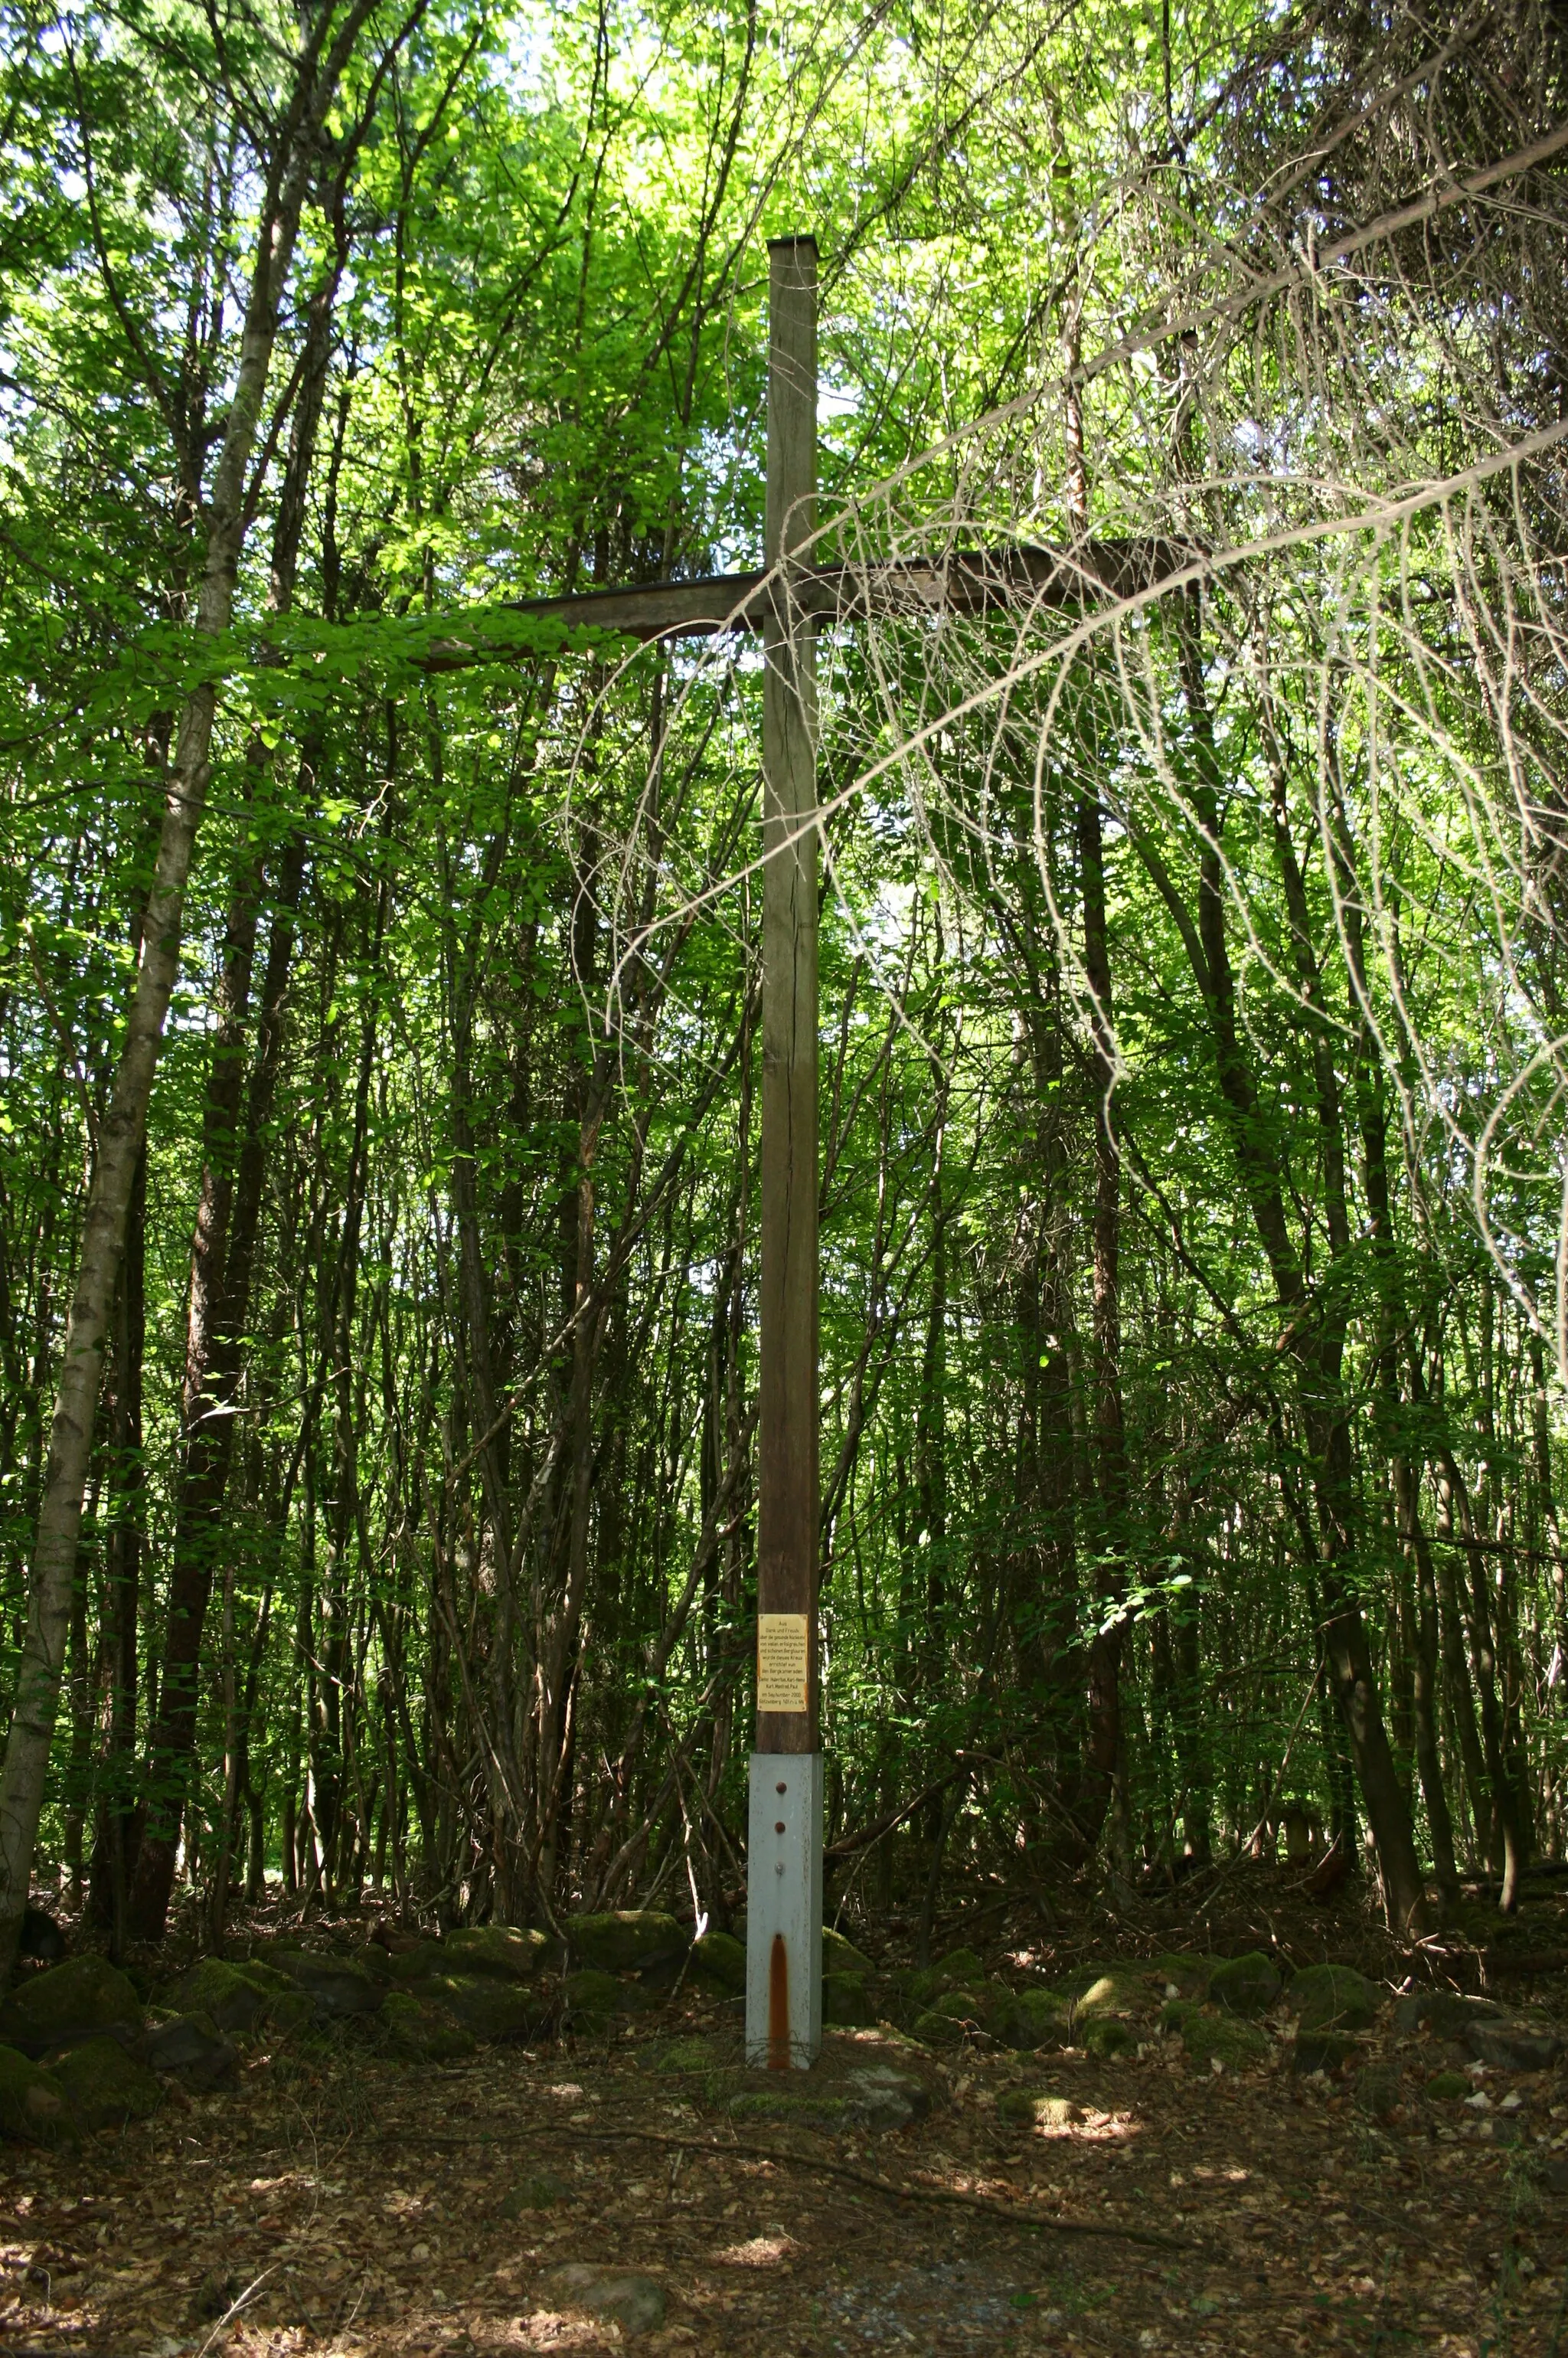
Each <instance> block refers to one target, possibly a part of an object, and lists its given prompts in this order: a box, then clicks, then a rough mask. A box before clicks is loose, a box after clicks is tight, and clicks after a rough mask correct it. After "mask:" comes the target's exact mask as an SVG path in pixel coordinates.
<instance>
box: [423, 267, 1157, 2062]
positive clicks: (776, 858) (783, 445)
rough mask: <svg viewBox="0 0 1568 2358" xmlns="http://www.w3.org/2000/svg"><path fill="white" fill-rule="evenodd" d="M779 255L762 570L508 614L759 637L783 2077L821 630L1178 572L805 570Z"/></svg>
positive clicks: (809, 464)
mask: <svg viewBox="0 0 1568 2358" xmlns="http://www.w3.org/2000/svg"><path fill="white" fill-rule="evenodd" d="M768 262H769V302H770V310H769V332H768V469H767V497H766V503H765V508H764V518H763V539H764V549H763V554H764V556H765V557H766V559H767V565H766V568H765V569H764V570H763V571H762V572H761V573H721V574H715V575H713V576H711V577H709V578H708V579H705V580H699V581H672V582H657V583H653V584H650V585H648V586H646V587H644V588H642V589H633V590H592V591H589V593H588V594H586V595H584V596H581V597H571V598H537V599H532V600H527V601H526V602H520V603H518V604H517V605H516V606H515V607H514V608H513V609H512V611H515V612H518V613H520V614H524V615H526V616H528V617H530V618H532V619H536V620H539V621H542V622H567V623H570V624H574V625H576V624H580V623H590V624H593V625H595V626H597V627H599V628H601V629H604V630H610V631H616V632H620V633H623V634H625V635H628V636H631V637H634V638H640V639H654V638H688V637H703V636H710V635H713V634H715V633H722V632H733V631H748V632H759V631H760V632H761V633H762V647H763V664H764V668H763V682H762V1302H761V1336H760V1390H761V1401H760V1403H759V1417H758V1434H759V1443H758V1454H759V1464H758V1496H757V1720H756V1749H755V1751H754V1752H753V1753H752V1771H751V1823H750V1849H749V1855H748V1860H747V1939H746V2054H747V2060H748V2061H751V2062H753V2063H766V2064H769V2065H771V2066H773V2068H775V2069H786V2068H789V2067H791V2066H795V2067H803V2066H806V2065H809V2064H810V2063H812V2062H813V2061H815V2060H816V2054H817V2051H818V2050H819V2048H820V2046H821V2043H822V1802H823V1795H822V1752H821V1746H820V1714H819V1707H818V1684H817V1653H816V1646H817V1599H816V1582H817V1541H818V1520H819V1512H820V1501H819V1494H818V1480H817V1436H818V1427H819V1422H820V1404H819V1400H818V1393H817V1274H818V1272H817V1240H816V1202H817V1154H816V1120H817V1076H816V1056H817V984H816V933H817V918H816V894H817V833H818V829H817V823H816V822H817V801H816V627H815V626H816V621H817V620H818V619H819V618H822V617H825V616H831V617H833V618H834V619H836V620H847V619H851V618H853V617H855V616H857V615H860V616H864V615H867V614H871V613H878V612H883V613H919V612H921V611H940V612H946V613H954V612H962V613H978V612H981V611H985V610H986V609H987V608H989V607H993V606H1001V605H1014V604H1016V603H1018V602H1019V601H1020V600H1023V601H1025V602H1035V603H1039V604H1044V605H1050V606H1081V605H1082V604H1083V603H1084V602H1085V600H1086V598H1087V597H1088V596H1092V595H1093V594H1094V593H1095V592H1096V591H1103V592H1108V593H1110V594H1111V595H1113V596H1115V595H1120V594H1124V593H1125V592H1126V591H1127V590H1129V589H1132V588H1144V587H1146V586H1148V585H1149V584H1150V583H1151V582H1152V580H1154V579H1158V577H1159V575H1160V574H1161V573H1162V572H1163V571H1165V570H1166V569H1168V563H1169V557H1168V553H1167V552H1165V551H1164V550H1163V549H1162V548H1161V547H1159V546H1157V545H1156V544H1153V543H1149V542H1140V543H1133V542H1089V543H1086V544H1084V545H1083V546H1080V547H1079V548H1077V549H1076V550H1075V552H1074V554H1073V555H1072V557H1058V556H1055V555H1054V554H1052V553H1051V552H1050V551H1049V550H1045V549H1039V548H1030V547H1021V546H1011V547H1009V548H1006V549H1003V550H999V551H984V550H981V551H972V550H971V551H956V552H954V553H952V554H950V555H949V556H948V557H946V558H945V559H944V560H943V561H941V562H940V563H936V562H931V561H927V560H925V559H916V560H914V561H913V562H911V561H907V560H902V561H901V560H892V561H891V562H888V563H884V564H878V565H873V566H870V567H866V568H855V569H853V570H852V569H851V568H848V567H845V566H820V565H816V564H815V563H813V562H812V561H811V559H810V555H809V550H808V548H807V544H808V543H809V541H810V539H811V535H812V533H813V531H814V529H815V525H816V239H815V238H811V237H787V238H776V239H774V240H773V241H772V243H770V244H769V247H768ZM801 552H805V553H804V554H802V553H801ZM503 652H504V651H503V649H501V648H499V647H494V646H492V647H486V646H484V645H483V644H482V642H481V641H478V640H472V639H467V638H465V639H455V638H454V639H447V640H443V641H440V642H438V644H436V645H435V646H434V647H432V648H431V650H430V651H429V653H428V654H427V656H426V657H425V658H424V660H423V663H422V665H421V668H422V669H425V670H428V671H449V670H455V669H458V668H459V667H466V666H467V665H471V664H476V663H487V662H493V661H495V660H496V659H497V657H498V656H499V655H500V654H503Z"/></svg>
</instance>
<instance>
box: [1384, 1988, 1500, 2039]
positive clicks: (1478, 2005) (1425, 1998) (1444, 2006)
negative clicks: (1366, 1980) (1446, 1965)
mask: <svg viewBox="0 0 1568 2358" xmlns="http://www.w3.org/2000/svg"><path fill="white" fill-rule="evenodd" d="M1501 2016H1502V2008H1501V2006H1498V2005H1495V2004H1494V2002H1493V2001H1492V1999H1490V1998H1488V1997H1465V1996H1463V1995H1462V1994H1461V1993H1460V1992H1459V1991H1458V1990H1445V1989H1426V1990H1411V1992H1410V1993H1409V1994H1408V1995H1407V1996H1404V1997H1401V1998H1396V1999H1395V2001H1394V2028H1395V2029H1396V2030H1398V2031H1400V2032H1402V2033H1404V2034H1406V2035H1407V2036H1408V2034H1409V2033H1410V2032H1411V2031H1412V2030H1430V2031H1432V2032H1433V2034H1434V2035H1435V2036H1436V2037H1437V2038H1439V2039H1463V2038H1465V2035H1466V2033H1467V2032H1468V2030H1469V2028H1470V2026H1471V2024H1472V2023H1473V2022H1497V2021H1498V2020H1500V2018H1501Z"/></svg>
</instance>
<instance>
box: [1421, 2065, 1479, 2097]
mask: <svg viewBox="0 0 1568 2358" xmlns="http://www.w3.org/2000/svg"><path fill="white" fill-rule="evenodd" d="M1471 2093H1472V2089H1471V2084H1470V2082H1469V2081H1468V2080H1467V2079H1466V2078H1465V2074H1464V2072H1463V2071H1434V2072H1433V2075H1432V2077H1431V2079H1430V2080H1429V2081H1428V2082H1427V2083H1426V2095H1427V2098H1428V2100H1429V2101H1430V2102H1431V2103H1432V2104H1463V2103H1464V2101H1465V2097H1466V2096H1468V2095H1469V2094H1471Z"/></svg>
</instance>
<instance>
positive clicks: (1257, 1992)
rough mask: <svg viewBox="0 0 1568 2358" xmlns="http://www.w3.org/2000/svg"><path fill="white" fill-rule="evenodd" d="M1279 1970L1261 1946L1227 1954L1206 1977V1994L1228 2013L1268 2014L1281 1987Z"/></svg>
mask: <svg viewBox="0 0 1568 2358" xmlns="http://www.w3.org/2000/svg"><path fill="white" fill-rule="evenodd" d="M1280 1990H1281V1980H1280V1974H1279V1969H1278V1967H1277V1966H1275V1965H1274V1964H1273V1963H1271V1961H1270V1959H1269V1958H1267V1957H1266V1956H1265V1955H1264V1954H1263V1952H1262V1951H1261V1949H1249V1951H1248V1952H1247V1954H1246V1955H1245V1956H1243V1957H1226V1958H1224V1959H1223V1960H1222V1961H1221V1963H1218V1964H1217V1965H1216V1967H1215V1969H1214V1971H1213V1973H1212V1974H1210V1975H1209V1979H1208V1994H1209V1996H1210V1997H1211V1998H1212V1999H1213V2000H1214V2002H1215V2004H1216V2005H1217V2006H1224V2008H1225V2010H1226V2012H1227V2014H1241V2015H1258V2014H1267V2012H1268V2010H1269V2008H1270V2007H1271V2006H1272V2005H1273V2003H1274V2000H1275V1999H1276V1998H1277V1997H1278V1996H1279V1995H1280Z"/></svg>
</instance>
